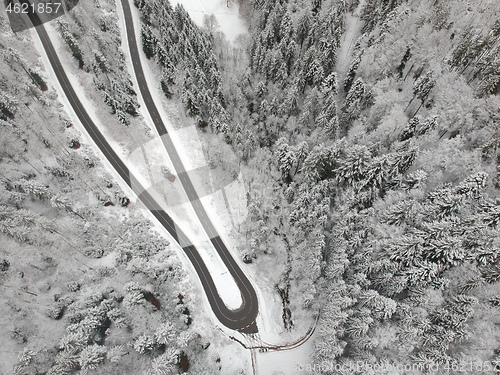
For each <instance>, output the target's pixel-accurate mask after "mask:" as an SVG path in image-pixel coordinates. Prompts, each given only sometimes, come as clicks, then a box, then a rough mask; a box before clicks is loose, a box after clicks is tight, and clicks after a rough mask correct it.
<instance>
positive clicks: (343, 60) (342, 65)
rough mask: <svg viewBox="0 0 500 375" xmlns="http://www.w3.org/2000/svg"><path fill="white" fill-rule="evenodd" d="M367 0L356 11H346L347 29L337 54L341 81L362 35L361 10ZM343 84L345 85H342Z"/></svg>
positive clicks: (361, 1) (338, 72) (337, 65)
mask: <svg viewBox="0 0 500 375" xmlns="http://www.w3.org/2000/svg"><path fill="white" fill-rule="evenodd" d="M364 3H365V0H360V2H359V5H358V6H357V8H356V9H355V10H354V12H352V13H350V12H347V13H346V17H345V31H344V33H343V35H342V38H341V39H340V49H339V52H338V54H337V63H336V66H335V71H336V72H337V74H338V78H339V82H342V81H343V80H344V78H345V76H346V74H347V71H348V70H349V64H350V62H351V57H352V52H353V48H354V46H355V45H356V41H357V40H358V38H359V36H360V35H361V29H362V28H363V21H362V20H361V18H360V15H361V10H362V9H363V6H364ZM341 86H343V85H341Z"/></svg>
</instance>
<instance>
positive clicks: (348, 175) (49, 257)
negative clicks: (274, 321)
mask: <svg viewBox="0 0 500 375" xmlns="http://www.w3.org/2000/svg"><path fill="white" fill-rule="evenodd" d="M133 3H134V5H135V7H136V9H137V10H138V11H139V12H140V17H141V24H140V25H136V27H139V28H140V35H141V42H142V45H141V48H142V51H143V52H144V54H145V56H146V57H147V58H148V59H149V60H150V62H152V63H154V64H156V67H157V68H158V70H157V71H158V72H160V74H159V77H157V78H158V81H159V82H160V85H161V90H162V93H163V95H164V98H165V99H166V100H167V101H168V102H169V103H171V104H172V105H173V106H178V107H179V108H182V109H183V112H184V114H185V115H186V116H187V117H188V118H189V119H188V120H189V121H190V122H191V123H193V124H195V125H196V127H197V129H198V130H199V132H200V133H202V134H204V136H205V137H207V139H210V141H209V143H208V145H207V146H206V147H208V148H210V149H211V150H212V151H213V154H215V155H218V157H217V158H215V159H213V160H212V162H213V163H214V164H218V163H219V164H223V163H224V159H225V158H229V156H226V155H222V151H221V150H223V151H224V150H228V152H229V151H230V152H231V153H232V156H231V158H234V159H235V160H237V162H238V163H239V165H240V167H241V170H243V171H244V180H245V187H246V196H245V199H246V208H247V210H248V215H247V217H246V219H245V221H244V223H243V225H242V226H241V227H239V233H238V236H239V237H240V238H241V239H242V240H241V243H243V244H244V246H241V247H240V248H238V251H239V254H238V255H239V256H240V258H241V259H242V260H243V262H244V263H245V264H247V265H248V267H249V268H251V269H252V270H253V272H255V273H256V274H257V275H266V276H267V275H268V274H272V276H270V277H272V280H273V285H272V288H273V290H274V293H275V294H276V296H277V298H278V299H280V304H281V305H282V306H283V309H282V317H279V320H280V324H281V325H282V328H283V330H284V331H288V332H294V331H297V330H298V328H297V327H300V328H303V327H304V326H307V324H309V322H313V321H315V319H317V324H316V326H315V327H316V328H315V334H314V335H313V336H312V338H311V340H313V345H312V350H311V353H310V358H309V362H310V363H311V368H310V369H309V370H308V372H306V373H317V374H349V375H354V374H360V373H363V374H427V373H443V374H460V373H464V372H465V373H470V374H480V373H491V374H498V373H500V340H499V338H500V98H499V94H500V3H499V2H498V1H497V0H478V1H474V2H471V1H466V0H310V1H309V0H250V1H240V2H239V7H240V16H241V17H242V18H243V19H244V20H245V22H246V24H247V28H248V33H247V34H246V35H243V36H242V37H241V38H238V39H237V40H236V41H234V42H232V43H230V42H228V41H227V40H225V38H224V36H223V34H222V33H220V32H218V31H217V27H216V26H215V27H212V26H213V25H212V26H210V25H209V22H208V21H207V22H206V24H205V26H199V25H196V24H195V23H194V22H193V21H192V20H191V18H190V16H189V14H188V12H187V11H186V9H184V8H183V7H182V6H181V5H176V6H174V5H172V4H170V3H169V2H168V1H167V0H134V1H133ZM115 11H116V4H115V2H114V1H104V0H101V1H98V0H96V1H95V2H94V4H90V3H89V4H87V5H86V6H85V7H76V8H75V10H74V12H73V13H72V16H70V17H67V18H62V19H60V20H58V21H57V23H56V24H55V26H54V27H55V29H56V30H57V33H58V34H57V35H58V37H59V38H60V43H61V45H63V46H64V48H66V49H67V55H68V56H69V59H70V61H71V63H72V64H73V68H74V69H75V71H76V70H78V71H79V72H80V73H79V74H81V75H82V77H84V78H82V81H83V82H87V83H88V87H90V91H92V92H93V94H92V95H93V96H92V98H93V100H94V101H96V102H99V101H101V102H102V103H101V104H102V105H101V104H99V105H101V106H100V107H99V108H100V111H101V112H103V113H105V114H106V116H107V117H106V118H107V119H108V120H109V122H110V123H116V124H115V125H116V127H114V126H115V125H110V130H109V132H110V133H114V134H119V135H117V138H118V140H119V141H120V142H121V145H123V147H125V148H133V147H134V146H137V145H136V144H135V142H137V144H141V142H143V141H144V140H147V139H149V138H151V137H152V135H151V129H149V128H148V126H147V125H144V123H143V122H142V119H141V116H140V114H139V107H140V105H139V103H138V101H137V99H136V96H137V93H136V88H134V87H132V84H131V81H130V79H129V76H128V74H127V73H126V67H125V61H124V60H125V58H124V55H123V52H122V50H121V48H123V46H121V40H120V38H121V37H123V36H120V32H121V31H120V29H119V27H118V26H117V22H118V21H117V17H116V16H115V15H114V12H115ZM89 25H90V26H89ZM0 26H1V27H2V31H3V32H4V34H5V35H6V36H4V35H1V33H0V43H1V46H2V51H1V56H2V60H1V61H0V67H1V68H2V69H1V75H0V130H1V131H0V167H2V166H5V168H1V172H0V182H1V190H0V191H1V195H0V250H1V252H0V261H1V262H0V282H1V284H0V285H1V287H2V288H3V290H7V291H8V292H6V293H4V298H5V299H6V301H7V302H6V303H5V304H4V307H2V309H4V316H7V314H10V316H13V317H15V318H16V319H17V323H15V324H10V323H9V324H8V325H6V328H5V329H4V333H5V337H7V336H8V337H9V339H8V340H10V341H8V342H9V343H10V342H12V343H13V344H12V345H13V346H12V347H14V348H15V350H16V351H19V352H20V353H21V354H20V357H19V361H17V362H16V361H15V360H10V362H12V363H14V364H15V365H12V366H14V367H12V368H14V370H12V373H13V374H14V373H15V374H24V373H26V374H31V373H37V372H38V371H40V373H47V374H73V373H110V374H111V373H124V372H123V371H124V370H123V369H124V368H132V369H133V371H134V373H140V372H141V371H144V373H148V374H173V373H182V372H183V371H188V370H187V369H186V367H185V364H186V362H187V358H189V366H191V369H190V370H189V372H191V371H193V373H196V371H198V373H200V374H218V373H221V368H223V367H224V366H225V364H224V363H222V364H221V359H220V356H219V352H223V350H224V348H225V346H224V345H228V344H227V343H226V344H224V345H223V344H219V343H217V342H216V341H217V333H214V332H212V331H207V332H205V330H204V328H203V326H202V325H200V323H198V322H199V321H202V322H203V323H206V321H205V320H203V319H204V318H203V317H202V316H203V314H204V313H202V312H200V311H199V309H198V306H199V305H200V304H199V303H197V302H196V297H193V299H192V300H191V299H190V298H191V295H196V293H195V292H194V291H193V290H192V288H194V287H193V286H187V285H188V282H187V281H186V280H188V277H187V276H186V275H185V274H184V272H183V271H182V268H181V266H180V264H179V262H178V260H177V258H176V255H175V252H173V251H171V249H169V244H168V243H167V242H168V241H165V240H164V239H163V238H161V237H160V236H159V235H158V233H157V232H156V231H155V230H154V228H152V227H151V226H150V224H148V222H147V221H146V220H145V219H144V217H142V216H141V214H140V212H139V211H134V208H133V207H132V208H128V205H129V203H130V200H129V197H127V196H126V193H124V191H122V189H121V188H120V187H119V185H118V184H116V182H114V181H113V178H112V177H111V176H110V175H109V173H108V172H107V171H105V169H104V168H103V166H102V165H101V164H100V162H99V160H98V156H96V154H94V151H92V149H91V146H90V143H89V142H86V138H85V137H84V136H82V135H81V134H80V133H79V132H78V131H77V130H76V129H74V127H73V125H72V124H71V121H69V119H68V117H67V116H66V115H65V114H64V110H63V109H62V108H61V105H60V104H57V102H56V99H57V94H55V93H54V92H53V91H51V90H52V89H51V88H50V86H51V85H52V83H51V82H50V78H51V76H49V75H47V74H45V73H44V71H43V66H41V65H40V62H39V61H38V59H37V58H35V57H33V56H31V57H23V56H24V54H25V53H26V50H29V48H30V46H29V41H28V39H29V38H27V37H23V36H22V35H14V34H9V33H8V26H7V24H6V23H4V22H3V21H2V22H1V23H0ZM26 35H28V34H26ZM14 41H17V42H19V43H18V44H17V47H16V48H13V47H10V46H13V45H15V44H14V43H13V42H14ZM21 41H22V43H23V44H22V43H21ZM12 72H18V74H22V79H21V80H20V82H21V83H22V84H20V83H19V82H17V81H13V79H12V74H13V73H12ZM47 86H48V87H49V89H48V91H47ZM24 103H26V104H24ZM36 123H42V124H43V126H41V127H35V126H33V125H32V124H36ZM127 135H133V137H135V138H133V141H127V140H126V139H127V138H126V137H127ZM204 139H205V138H204ZM127 142H130V143H127ZM81 146H82V149H81V150H79V151H77V150H78V149H79V148H80V147H81ZM217 150H218V152H219V154H217ZM233 154H234V155H233ZM33 160H38V161H39V160H43V161H45V162H44V163H43V165H42V164H39V163H38V162H34V161H33ZM47 160H49V161H50V162H47ZM234 173H236V174H237V172H234ZM82 184H85V186H86V187H84V186H83V185H82ZM89 191H90V192H91V193H90V194H89ZM132 206H133V205H132ZM103 207H106V208H107V210H108V211H102V209H103ZM110 219H111V220H110ZM110 221H111V222H112V225H111V224H109V223H110ZM91 227H92V228H104V229H103V230H100V231H95V230H92V229H91ZM63 232H64V233H67V234H69V236H70V239H69V240H68V239H67V237H64V236H62V233H63ZM63 237H64V238H66V239H65V240H64V241H63V240H62V239H61V238H63ZM54 244H57V246H55V247H54ZM49 247H50V248H51V249H54V248H56V250H57V252H56V253H55V254H51V253H50V252H49V251H46V250H43V249H48V248H49ZM13 249H14V250H16V251H15V252H14V251H13ZM40 249H42V250H43V251H42V250H40ZM75 249H76V250H75ZM165 249H168V250H167V252H164V250H165ZM29 254H37V255H36V256H37V258H36V259H37V261H36V262H35V261H33V262H32V263H34V264H33V265H28V266H26V264H25V263H23V262H24V261H23V260H22V258H24V257H27V256H28V255H29ZM61 254H66V255H65V256H68V255H67V254H70V255H71V257H73V258H74V260H71V262H73V263H74V261H75V260H77V261H78V267H76V266H75V268H74V269H72V268H71V266H68V264H70V263H71V262H70V260H69V259H70V258H67V259H66V258H65V257H64V256H62V255H61ZM61 259H63V260H61ZM64 259H66V260H64ZM100 259H107V260H105V261H103V262H102V263H99V262H100ZM110 259H112V260H110ZM110 262H112V263H110ZM35 266H36V267H35ZM26 267H27V268H26ZM68 267H69V268H68ZM33 268H34V269H33ZM27 270H29V271H27ZM56 270H58V271H57V272H56ZM78 270H79V271H78ZM59 272H60V273H61V275H59ZM74 272H78V277H77V280H72V278H74V277H73V276H74V275H71V276H70V275H69V274H70V273H74ZM25 273H26V278H24V277H25V276H24V275H25ZM30 273H31V275H30ZM53 274H55V275H58V276H57V277H56V276H47V275H53ZM64 275H66V276H64ZM21 279H22V280H21ZM73 281H74V282H73ZM17 284H20V285H22V288H21V289H20V290H21V291H20V292H18V291H14V289H12V285H17ZM257 284H258V282H257ZM56 285H57V286H56ZM96 285H99V287H98V288H97V287H96ZM8 288H11V289H8ZM16 290H17V289H16ZM30 293H31V294H30ZM33 293H34V295H35V296H36V297H37V301H38V304H40V306H41V307H37V308H34V307H32V305H31V302H30V303H28V302H26V301H24V302H23V298H32V296H33ZM26 294H29V295H28V296H27V295H26ZM184 295H188V297H186V298H185V296H184ZM21 297H22V298H21ZM156 297H158V299H156ZM184 298H185V299H184ZM200 298H201V297H200ZM156 301H158V303H160V302H161V311H160V312H159V310H160V308H159V307H158V305H155V303H156ZM193 301H194V302H193ZM32 302H33V303H34V300H33V301H32ZM33 309H34V310H33ZM33 311H36V314H37V316H38V315H39V316H41V315H43V316H44V318H43V319H45V320H48V321H50V324H49V323H47V324H49V325H48V326H49V327H51V330H52V331H51V333H54V334H53V336H54V337H52V338H45V339H40V341H43V340H46V342H48V343H49V344H48V345H45V346H44V349H43V350H42V349H40V347H41V346H40V345H38V344H37V345H38V346H37V345H35V344H33V343H32V342H31V341H30V340H31V338H30V336H34V335H35V336H36V335H39V336H40V337H43V335H42V334H41V333H40V332H38V331H36V327H34V326H33V324H32V323H30V324H28V323H22V322H24V320H23V319H27V316H28V315H29V314H32V313H33ZM33 314H35V313H33ZM139 317H140V318H139ZM40 319H42V318H40ZM45 320H43V321H45ZM301 322H302V323H301ZM303 322H306V323H303ZM2 332H3V331H2ZM45 335H46V336H47V337H50V335H49V334H48V333H47V332H45ZM37 337H38V336H37ZM105 341H106V342H105ZM6 342H7V341H6ZM210 343H212V346H211V347H210V348H209V349H207V348H208V347H209V346H210ZM5 345H7V344H5ZM9 345H10V344H9ZM30 345H31V346H30ZM35 347H36V348H38V349H37V350H35V349H34V348H35ZM23 348H24V349H23ZM9 350H10V349H9ZM10 362H9V363H10ZM222 362H224V361H222ZM181 363H182V364H181ZM357 363H364V364H366V365H371V366H372V368H371V369H370V368H368V369H367V368H364V369H363V370H360V369H359V368H358V369H357V368H356V364H357ZM314 364H325V365H324V366H321V365H319V366H314ZM336 365H337V366H338V367H335V366H336ZM189 366H188V367H189ZM376 366H380V367H379V368H378V370H376V369H374V368H376ZM384 366H385V367H384ZM391 366H392V367H391ZM398 366H399V367H398ZM405 366H407V367H405ZM436 366H437V367H436ZM334 368H336V370H335V369H334ZM435 368H438V369H439V370H438V371H437V372H436V371H434V370H432V369H435ZM464 369H465V370H464ZM1 370H2V369H1V368H0V372H1ZM23 371H24V372H23ZM113 371H115V372H113ZM120 371H121V372H120ZM222 371H224V370H222ZM432 371H434V372H432ZM240 373H245V374H246V373H250V372H247V371H246V370H240Z"/></svg>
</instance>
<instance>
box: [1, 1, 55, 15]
mask: <svg viewBox="0 0 500 375" xmlns="http://www.w3.org/2000/svg"><path fill="white" fill-rule="evenodd" d="M61 5H62V3H38V4H27V3H22V4H19V3H16V4H12V2H9V5H7V9H6V10H7V13H26V14H27V13H28V12H30V11H31V12H32V13H38V14H40V13H57V12H58V11H59V8H60V7H61Z"/></svg>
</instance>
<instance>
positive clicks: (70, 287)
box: [66, 281, 81, 292]
mask: <svg viewBox="0 0 500 375" xmlns="http://www.w3.org/2000/svg"><path fill="white" fill-rule="evenodd" d="M66 288H68V290H69V291H70V292H78V291H79V290H80V288H81V284H80V283H78V282H76V281H70V282H69V283H67V284H66Z"/></svg>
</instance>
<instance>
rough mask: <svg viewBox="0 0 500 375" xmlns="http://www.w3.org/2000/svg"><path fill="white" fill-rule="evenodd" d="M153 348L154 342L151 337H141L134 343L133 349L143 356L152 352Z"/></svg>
mask: <svg viewBox="0 0 500 375" xmlns="http://www.w3.org/2000/svg"><path fill="white" fill-rule="evenodd" d="M154 346H155V340H154V339H153V337H151V336H146V335H142V336H140V337H139V338H138V339H137V340H136V341H135V343H134V349H135V350H136V351H137V352H138V353H140V354H145V353H146V352H149V351H151V350H153V348H154Z"/></svg>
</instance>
